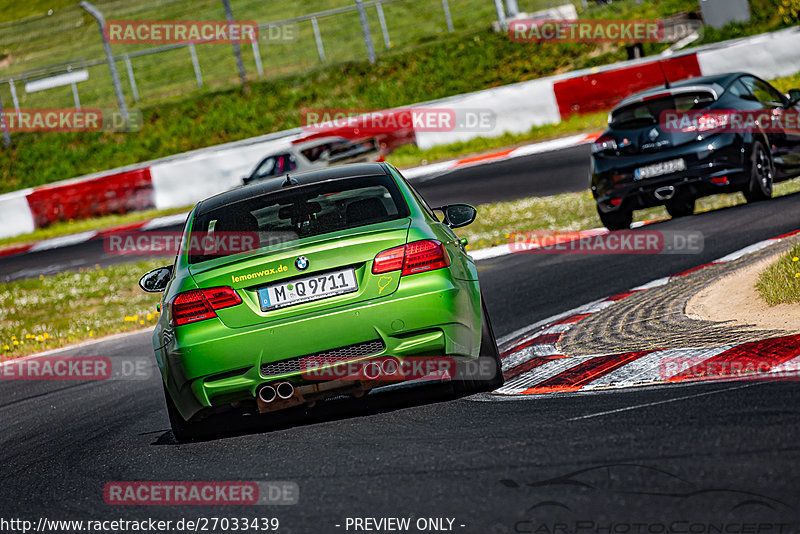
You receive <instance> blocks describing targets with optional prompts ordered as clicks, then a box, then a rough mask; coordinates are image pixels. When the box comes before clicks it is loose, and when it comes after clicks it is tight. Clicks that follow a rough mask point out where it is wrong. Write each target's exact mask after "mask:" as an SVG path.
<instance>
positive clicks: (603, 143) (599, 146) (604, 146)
mask: <svg viewBox="0 0 800 534" xmlns="http://www.w3.org/2000/svg"><path fill="white" fill-rule="evenodd" d="M616 149H617V141H616V140H615V139H614V138H613V137H611V136H610V135H608V134H606V135H601V136H600V137H599V138H598V139H597V141H595V142H594V144H593V145H592V154H597V153H598V152H605V151H606V150H616Z"/></svg>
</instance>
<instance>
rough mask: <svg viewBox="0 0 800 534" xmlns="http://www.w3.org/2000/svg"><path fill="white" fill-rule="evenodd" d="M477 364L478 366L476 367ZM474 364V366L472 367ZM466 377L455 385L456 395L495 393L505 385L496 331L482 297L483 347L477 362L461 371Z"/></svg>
mask: <svg viewBox="0 0 800 534" xmlns="http://www.w3.org/2000/svg"><path fill="white" fill-rule="evenodd" d="M475 363H477V365H474V364H475ZM470 364H473V365H470ZM461 371H462V372H463V373H464V376H462V377H461V378H459V379H458V380H456V381H455V382H454V384H453V386H454V389H455V391H456V393H462V394H469V393H478V392H482V391H494V390H495V389H497V388H499V387H500V386H502V385H503V384H504V383H505V379H504V378H503V367H502V363H501V361H500V351H499V349H498V348H497V341H496V340H495V337H494V329H493V328H492V322H491V320H490V319H489V313H488V311H487V310H486V304H485V303H484V301H483V295H481V347H480V355H479V357H478V360H477V362H469V363H468V364H467V365H465V369H462V370H461Z"/></svg>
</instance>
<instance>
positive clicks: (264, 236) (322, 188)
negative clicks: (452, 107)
mask: <svg viewBox="0 0 800 534" xmlns="http://www.w3.org/2000/svg"><path fill="white" fill-rule="evenodd" d="M408 215H409V210H408V205H407V204H406V201H405V199H404V198H403V196H402V194H401V193H400V190H399V189H398V188H397V185H396V184H395V182H394V180H393V179H392V178H391V177H390V176H371V177H359V178H346V179H342V180H331V181H326V182H321V183H317V184H311V185H307V186H302V187H292V188H289V189H285V190H280V191H276V192H274V193H270V194H267V195H262V196H259V197H255V198H250V199H246V200H241V201H238V202H234V203H232V204H228V205H226V206H223V207H221V208H217V209H215V210H212V211H209V212H208V213H205V214H202V215H200V216H198V217H197V218H196V219H195V223H194V224H193V227H192V237H195V233H197V237H199V238H200V239H202V238H203V237H205V236H206V235H208V234H209V233H210V234H212V235H213V233H214V232H242V233H248V234H249V233H257V234H258V238H259V246H260V247H267V246H272V245H279V244H283V243H288V242H291V241H296V240H298V239H301V238H304V237H309V236H316V235H321V234H326V233H330V232H337V231H339V230H345V229H348V228H356V227H359V226H365V225H369V224H375V223H381V222H386V221H391V220H395V219H401V218H404V217H408ZM215 257H219V254H217V255H202V254H190V256H189V263H198V262H201V261H206V260H209V259H212V258H215Z"/></svg>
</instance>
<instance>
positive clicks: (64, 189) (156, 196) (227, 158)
mask: <svg viewBox="0 0 800 534" xmlns="http://www.w3.org/2000/svg"><path fill="white" fill-rule="evenodd" d="M798 51H800V31H798V29H797V28H790V29H787V30H782V31H779V32H774V33H771V34H764V35H758V36H754V37H750V38H746V39H739V40H736V41H729V42H726V43H717V44H714V45H708V46H704V47H699V48H697V49H695V50H693V51H691V52H689V53H686V54H679V55H675V56H670V57H662V58H661V61H660V65H659V61H654V59H655V58H645V59H640V60H632V61H625V62H621V63H617V64H615V65H608V66H604V67H599V68H597V69H592V70H585V71H579V72H574V73H568V74H562V75H558V76H553V77H548V78H540V79H537V80H531V81H527V82H521V83H517V84H512V85H507V86H503V87H495V88H492V89H486V90H484V91H477V92H474V93H469V94H464V95H458V96H454V97H450V98H445V99H442V100H437V101H432V102H424V103H420V104H417V105H418V106H420V107H425V108H437V107H440V108H449V109H476V108H489V109H492V110H493V111H494V113H495V116H496V125H495V128H494V130H493V131H490V132H483V131H481V132H474V131H473V132H464V131H455V132H416V139H417V144H418V145H419V146H420V147H421V148H429V147H432V146H436V145H441V144H449V143H453V142H457V141H466V140H469V139H472V138H475V137H479V136H482V137H492V136H500V135H502V134H503V133H505V132H524V131H527V130H529V129H530V128H531V127H533V126H538V125H543V124H553V123H558V122H560V121H561V119H562V117H564V118H566V117H568V116H570V115H572V114H573V113H577V112H580V113H587V112H591V111H597V110H601V109H608V108H610V107H611V106H613V105H614V104H616V103H617V102H618V101H619V100H621V99H622V98H624V97H625V96H627V95H628V94H630V93H632V92H635V91H638V90H642V89H646V88H649V87H653V86H657V85H661V84H662V83H663V81H664V77H665V75H666V78H667V79H669V80H678V79H680V78H686V77H689V76H698V75H701V74H718V73H721V72H728V71H737V70H746V71H749V72H752V73H754V74H757V75H759V76H761V77H764V78H772V77H775V76H785V75H789V74H793V73H795V72H797V71H798V70H800V61H798V59H800V52H798ZM662 69H663V71H662ZM303 135H304V134H303V132H302V131H301V130H300V129H294V130H288V131H284V132H276V133H274V134H269V135H266V136H261V137H258V138H253V139H247V140H244V141H238V142H235V143H228V144H225V145H219V146H213V147H208V148H204V149H200V150H195V151H192V152H189V153H186V154H178V155H175V156H170V157H168V158H163V159H161V160H156V161H152V162H146V163H142V164H140V165H138V166H135V167H134V168H133V170H132V171H128V170H127V169H126V170H125V171H124V172H123V171H120V172H114V171H112V174H104V175H103V177H102V178H98V177H96V176H92V177H87V178H78V179H75V180H70V181H68V182H65V183H58V184H53V185H50V186H46V187H41V188H35V189H34V190H26V191H17V192H14V193H9V194H6V195H0V237H8V236H13V235H18V234H22V233H27V232H30V231H32V230H33V229H34V228H35V227H37V226H41V225H44V224H50V223H52V222H53V221H55V220H61V219H65V218H78V217H84V216H92V215H100V214H103V213H112V212H114V211H121V210H128V209H141V208H143V207H147V206H155V207H157V208H168V207H176V206H188V205H190V204H192V203H194V202H196V201H198V200H200V199H202V198H205V197H207V196H210V195H213V194H215V193H219V192H222V191H224V190H226V189H228V188H230V187H233V186H236V185H238V184H239V183H241V182H240V179H241V177H242V176H244V175H245V174H246V173H248V172H249V171H250V170H252V168H253V166H254V165H255V164H256V163H257V162H258V161H259V159H260V158H262V157H263V156H264V155H266V154H267V153H268V152H270V151H272V150H273V149H275V148H279V147H280V146H281V144H282V143H289V142H292V141H294V140H297V139H299V138H300V137H301V136H303ZM148 169H149V171H148ZM150 177H152V178H150ZM127 179H130V180H131V182H132V183H131V184H130V185H123V184H122V182H124V181H125V180H127ZM148 179H149V180H150V184H149V187H150V188H148V184H147V180H148ZM84 182H87V183H89V185H86V186H85V187H84V186H81V185H78V184H81V183H84Z"/></svg>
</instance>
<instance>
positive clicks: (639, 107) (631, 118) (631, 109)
mask: <svg viewBox="0 0 800 534" xmlns="http://www.w3.org/2000/svg"><path fill="white" fill-rule="evenodd" d="M713 103H714V95H712V94H711V93H707V92H705V91H700V92H697V93H684V94H679V95H671V96H664V97H661V98H654V99H652V100H646V101H644V102H637V103H634V104H630V105H628V106H625V107H622V108H619V109H617V110H615V111H614V112H613V113H612V114H611V122H610V126H611V127H612V128H643V127H646V126H652V125H654V124H658V119H659V117H660V116H661V113H662V112H664V111H673V110H674V111H690V110H694V109H704V108H707V107H708V106H710V105H711V104H713Z"/></svg>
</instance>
